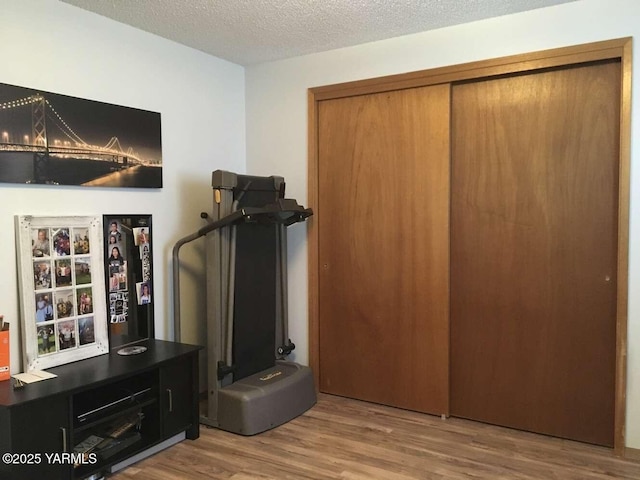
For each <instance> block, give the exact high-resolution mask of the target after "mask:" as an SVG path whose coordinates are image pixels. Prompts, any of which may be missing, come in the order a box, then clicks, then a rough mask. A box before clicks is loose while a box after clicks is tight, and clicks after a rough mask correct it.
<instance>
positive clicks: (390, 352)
mask: <svg viewBox="0 0 640 480" xmlns="http://www.w3.org/2000/svg"><path fill="white" fill-rule="evenodd" d="M449 91H450V89H449V86H448V85H439V86H430V87H424V88H415V89H409V90H401V91H394V92H389V93H379V94H372V95H364V96H358V97H350V98H342V99H338V100H327V101H323V102H321V103H320V105H319V142H318V145H319V193H320V195H319V215H318V218H317V219H316V221H318V222H319V234H320V237H319V258H320V278H319V303H320V312H319V327H320V342H319V343H320V345H319V353H320V389H321V390H322V391H323V392H328V393H334V394H338V395H344V396H348V397H352V398H358V399H362V400H368V401H373V402H377V403H383V404H387V405H393V406H397V407H403V408H408V409H412V410H418V411H422V412H431V413H436V414H441V413H446V412H448V393H449V385H448V363H449V329H448V318H449V310H448V304H449V289H448V287H449V274H448V271H449V105H450V95H449Z"/></svg>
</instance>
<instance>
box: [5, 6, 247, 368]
mask: <svg viewBox="0 0 640 480" xmlns="http://www.w3.org/2000/svg"><path fill="white" fill-rule="evenodd" d="M0 25H2V27H0V62H1V63H0V82H1V83H8V84H13V85H19V86H26V87H32V88H37V89H40V90H44V91H49V92H54V93H61V94H66V95H71V96H75V97H80V98H86V99H92V100H97V101H101V102H107V103H113V104H118V105H124V106H128V107H134V108H140V109H144V110H150V111H154V112H160V114H161V120H162V150H163V164H164V174H163V180H164V187H163V188H162V189H155V190H141V189H119V188H118V189H113V188H96V187H92V188H89V187H52V186H36V185H30V186H21V185H12V184H0V245H2V251H3V272H4V274H3V276H2V280H1V282H0V283H1V285H2V288H0V313H1V314H4V316H5V319H6V320H8V321H11V324H12V329H13V333H12V334H11V363H12V368H11V370H12V372H13V373H16V372H19V371H20V367H21V365H20V363H21V354H20V348H19V347H20V337H19V335H18V332H19V328H18V327H19V324H18V318H19V307H18V287H17V279H16V275H15V273H14V272H15V271H16V270H15V264H16V262H15V240H14V226H13V222H14V215H17V214H32V215H45V214H46V215H73V214H78V215H89V214H105V213H111V214H127V213H131V214H136V213H139V214H151V215H152V216H153V230H154V237H153V254H154V269H155V270H154V285H156V286H157V287H158V288H157V289H155V292H156V293H155V296H154V300H155V308H156V310H155V328H156V337H157V338H161V339H172V338H173V336H172V332H173V329H172V318H173V315H172V311H173V310H172V308H173V307H172V305H173V303H172V301H171V299H170V294H171V289H170V286H169V284H170V283H171V282H170V279H171V265H170V259H171V249H172V247H173V245H174V243H175V241H176V240H177V239H179V238H181V237H183V236H185V235H187V234H189V233H192V232H194V231H195V230H196V229H197V228H199V227H201V226H202V225H203V220H201V219H200V217H199V213H200V212H201V211H203V210H205V211H211V206H212V194H211V172H212V171H213V170H215V169H218V168H223V169H227V170H233V171H240V172H244V170H245V117H244V115H245V100H244V97H245V94H244V69H243V68H242V67H240V66H238V65H235V64H232V63H229V62H226V61H223V60H220V59H217V58H214V57H212V56H209V55H205V54H203V53H201V52H198V51H196V50H193V49H190V48H186V47H183V46H180V45H178V44H176V43H173V42H170V41H167V40H164V39H162V38H160V37H157V36H154V35H151V34H148V33H145V32H142V31H140V30H136V29H134V28H131V27H128V26H126V25H123V24H120V23H117V22H114V21H112V20H109V19H106V18H104V17H100V16H98V15H95V14H92V13H89V12H86V11H84V10H81V9H78V8H76V7H72V6H69V5H67V4H64V3H61V2H58V1H56V0H2V6H1V8H0ZM0 121H1V119H0ZM74 129H75V130H76V131H77V132H78V133H79V134H80V135H81V136H82V133H81V132H82V126H77V125H74ZM107 140H108V139H107ZM105 143H106V142H105ZM183 251H184V253H183V255H182V257H183V259H184V263H185V269H184V271H185V274H184V275H183V285H182V286H183V292H184V296H183V298H182V305H183V319H184V323H186V324H191V326H189V325H187V327H186V329H185V330H186V331H185V334H184V335H183V340H185V341H191V342H192V343H198V342H197V337H196V334H195V330H196V327H194V326H193V324H194V323H195V320H194V319H196V318H198V319H202V318H203V317H204V298H203V289H201V288H197V287H198V286H199V285H202V284H203V281H204V280H203V268H202V245H193V246H186V247H184V248H183Z"/></svg>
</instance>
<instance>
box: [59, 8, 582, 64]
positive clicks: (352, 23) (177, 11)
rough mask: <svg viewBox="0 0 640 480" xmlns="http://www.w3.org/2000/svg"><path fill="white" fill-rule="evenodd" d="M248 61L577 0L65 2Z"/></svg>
mask: <svg viewBox="0 0 640 480" xmlns="http://www.w3.org/2000/svg"><path fill="white" fill-rule="evenodd" d="M60 1H63V2H65V3H69V4H71V5H75V6H78V7H81V8H83V9H85V10H89V11H92V12H95V13H98V14H100V15H103V16H105V17H109V18H112V19H114V20H117V21H119V22H122V23H126V24H128V25H131V26H133V27H136V28H139V29H141V30H145V31H147V32H151V33H155V34H156V35H159V36H161V37H165V38H168V39H170V40H173V41H176V42H178V43H181V44H184V45H188V46H190V47H193V48H196V49H198V50H202V51H203V52H206V53H210V54H212V55H215V56H216V57H220V58H224V59H226V60H229V61H231V62H234V63H238V64H240V65H251V64H256V63H262V62H268V61H272V60H279V59H283V58H289V57H295V56H298V55H304V54H307V53H315V52H321V51H325V50H331V49H334V48H340V47H347V46H351V45H358V44H361V43H366V42H371V41H375V40H383V39H386V38H392V37H397V36H400V35H406V34H410V33H417V32H423V31H426V30H433V29H436V28H441V27H446V26H450V25H458V24H461V23H467V22H472V21H475V20H482V19H484V18H490V17H498V16H501V15H508V14H510V13H516V12H522V11H525V10H534V9H536V8H541V7H546V6H550V5H556V4H560V3H568V2H570V1H575V0H60Z"/></svg>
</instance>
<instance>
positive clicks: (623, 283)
mask: <svg viewBox="0 0 640 480" xmlns="http://www.w3.org/2000/svg"><path fill="white" fill-rule="evenodd" d="M631 44H632V39H631V38H630V37H627V38H621V39H615V40H607V41H603V42H595V43H589V44H583V45H576V46H571V47H564V48H556V49H552V50H543V51H539V52H533V53H527V54H522V55H513V56H509V57H502V58H497V59H491V60H484V61H478V62H472V63H466V64H461V65H454V66H449V67H442V68H436V69H429V70H421V71H417V72H410V73H405V74H398V75H390V76H385V77H378V78H372V79H367V80H360V81H355V82H347V83H340V84H335V85H326V86H321V87H315V88H310V89H309V90H308V171H307V173H308V185H307V187H308V200H307V201H308V204H309V206H310V207H311V208H312V209H313V211H314V215H313V216H312V217H311V218H310V220H309V221H308V222H307V225H308V227H307V228H308V239H309V240H308V268H309V286H308V287H309V298H308V302H309V364H310V366H311V368H312V369H313V371H314V374H315V381H316V388H317V387H318V380H319V379H318V372H319V371H320V370H319V366H320V348H319V347H320V345H319V342H320V335H319V331H320V325H319V319H320V316H319V272H320V265H319V248H318V247H319V231H318V219H319V218H320V217H321V216H322V211H320V209H319V196H320V194H321V192H320V191H319V183H318V182H319V165H318V124H319V122H318V104H319V102H321V101H323V100H330V99H337V98H344V97H350V96H356V95H366V94H371V93H380V92H387V91H392V90H402V89H406V88H415V87H422V86H427V85H436V84H441V83H452V82H457V81H462V80H471V79H480V78H488V77H493V76H497V75H505V74H513V73H523V72H531V71H535V70H540V69H545V68H554V67H562V66H568V65H575V64H579V63H586V62H593V61H598V60H614V59H617V60H619V61H620V68H621V82H622V84H621V90H620V157H619V182H618V246H617V247H618V259H617V266H618V273H617V287H618V288H617V294H616V305H617V306H616V374H615V378H616V386H615V420H614V423H615V425H614V429H615V434H614V452H615V453H616V454H618V455H622V454H624V451H625V431H624V426H625V417H626V388H627V371H626V370H627V315H628V313H627V304H628V273H629V194H630V185H629V180H630V177H629V168H630V161H631V147H630V145H631V53H632V52H631Z"/></svg>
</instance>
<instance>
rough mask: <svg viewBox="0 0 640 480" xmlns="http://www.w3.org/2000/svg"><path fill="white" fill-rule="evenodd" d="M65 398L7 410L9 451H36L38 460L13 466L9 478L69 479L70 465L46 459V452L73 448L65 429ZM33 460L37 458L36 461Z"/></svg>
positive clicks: (60, 451)
mask: <svg viewBox="0 0 640 480" xmlns="http://www.w3.org/2000/svg"><path fill="white" fill-rule="evenodd" d="M69 426H70V422H69V398H68V397H67V396H64V395H62V396H58V397H51V398H46V399H44V400H38V401H36V402H31V403H26V404H23V405H19V406H17V407H14V408H13V411H12V413H11V453H24V454H27V457H25V458H26V459H27V460H29V458H28V456H29V454H40V458H39V463H38V464H31V465H20V466H14V468H13V469H12V470H11V475H10V477H9V478H15V479H20V480H31V479H37V480H41V479H43V478H55V479H66V478H71V468H72V467H71V466H70V465H69V464H68V463H67V464H61V463H60V462H59V455H58V456H57V457H58V458H57V460H58V462H57V463H56V462H50V461H49V460H48V458H47V455H45V454H49V456H51V454H60V453H62V452H70V451H72V450H73V446H72V445H71V437H70V434H71V429H70V428H69ZM36 461H37V460H36Z"/></svg>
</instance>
